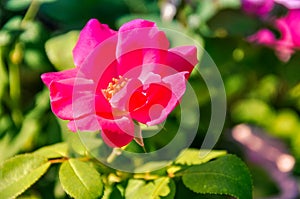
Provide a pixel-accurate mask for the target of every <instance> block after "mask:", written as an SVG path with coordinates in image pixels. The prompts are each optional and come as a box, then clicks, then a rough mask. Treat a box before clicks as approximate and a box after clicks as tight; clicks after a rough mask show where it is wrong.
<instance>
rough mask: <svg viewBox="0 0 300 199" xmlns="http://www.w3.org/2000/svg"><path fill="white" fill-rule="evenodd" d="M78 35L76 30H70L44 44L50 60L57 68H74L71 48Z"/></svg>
mask: <svg viewBox="0 0 300 199" xmlns="http://www.w3.org/2000/svg"><path fill="white" fill-rule="evenodd" d="M78 36H79V32H78V31H70V32H68V33H66V34H63V35H59V36H56V37H53V38H51V39H49V40H48V41H47V42H46V44H45V48H46V53H47V56H48V58H49V60H50V62H51V63H52V64H53V65H54V67H55V68H56V69H57V70H59V71H60V70H66V69H70V68H74V67H75V66H74V61H73V54H72V50H73V48H74V46H75V44H76V42H77V39H78Z"/></svg>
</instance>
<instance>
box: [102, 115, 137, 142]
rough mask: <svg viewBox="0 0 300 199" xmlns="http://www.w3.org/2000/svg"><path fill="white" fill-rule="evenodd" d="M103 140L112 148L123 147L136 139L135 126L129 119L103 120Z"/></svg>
mask: <svg viewBox="0 0 300 199" xmlns="http://www.w3.org/2000/svg"><path fill="white" fill-rule="evenodd" d="M100 124H101V128H102V134H101V135H102V138H103V140H104V142H105V143H106V144H107V145H109V146H111V147H122V146H125V145H127V144H128V143H129V142H131V141H132V140H133V138H134V124H133V122H132V120H131V119H129V118H128V117H122V118H119V119H115V120H101V121H100Z"/></svg>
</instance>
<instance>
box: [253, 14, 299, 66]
mask: <svg viewBox="0 0 300 199" xmlns="http://www.w3.org/2000/svg"><path fill="white" fill-rule="evenodd" d="M299 22H300V10H299V9H295V10H290V11H289V12H288V14H287V15H286V16H284V17H282V18H279V19H275V21H274V24H275V28H276V29H277V30H278V31H279V32H280V37H279V38H276V37H275V35H274V33H273V32H272V31H270V30H268V29H262V30H259V31H258V32H257V33H255V34H254V35H252V36H250V37H249V38H248V39H249V41H252V42H253V41H254V42H257V43H259V44H263V45H266V46H269V47H271V48H273V49H274V50H275V51H276V54H277V55H278V57H279V59H281V60H282V61H285V62H286V61H288V60H289V59H290V57H291V55H292V54H293V53H294V51H295V50H297V49H299V48H300V23H299Z"/></svg>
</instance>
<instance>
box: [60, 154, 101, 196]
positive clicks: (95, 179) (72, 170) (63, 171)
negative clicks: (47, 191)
mask: <svg viewBox="0 0 300 199" xmlns="http://www.w3.org/2000/svg"><path fill="white" fill-rule="evenodd" d="M59 179H60V182H61V185H62V187H63V189H64V190H65V191H66V192H67V193H68V194H69V195H70V196H71V197H74V198H98V197H99V196H101V195H102V193H103V184H102V181H101V177H100V174H99V173H98V172H97V170H96V169H95V168H94V167H92V166H91V165H89V164H88V163H86V162H82V161H80V160H77V159H69V160H68V161H66V162H64V163H63V164H62V165H61V167H60V170H59Z"/></svg>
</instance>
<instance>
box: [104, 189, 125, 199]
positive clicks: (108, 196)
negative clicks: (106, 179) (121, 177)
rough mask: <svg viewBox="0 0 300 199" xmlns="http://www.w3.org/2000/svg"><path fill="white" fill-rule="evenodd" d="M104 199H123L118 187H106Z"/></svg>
mask: <svg viewBox="0 0 300 199" xmlns="http://www.w3.org/2000/svg"><path fill="white" fill-rule="evenodd" d="M102 199H123V196H122V194H121V192H120V190H119V189H118V187H117V186H106V187H105V189H104V194H103V197H102Z"/></svg>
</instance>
